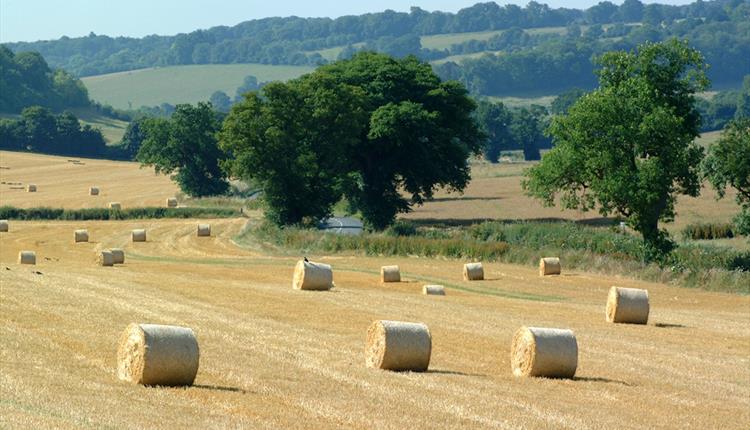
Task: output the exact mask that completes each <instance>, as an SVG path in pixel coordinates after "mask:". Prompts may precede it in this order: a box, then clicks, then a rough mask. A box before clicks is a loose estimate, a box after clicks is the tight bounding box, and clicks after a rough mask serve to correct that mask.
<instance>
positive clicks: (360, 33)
mask: <svg viewBox="0 0 750 430" xmlns="http://www.w3.org/2000/svg"><path fill="white" fill-rule="evenodd" d="M749 8H750V6H748V1H747V0H744V1H742V0H718V1H713V2H703V1H696V2H695V3H693V4H690V5H685V6H669V5H659V4H649V5H644V4H642V3H641V2H640V1H639V0H626V1H625V2H623V4H622V5H621V6H617V5H615V4H613V3H611V2H609V1H604V2H600V3H599V4H597V5H595V6H593V7H591V8H589V9H586V10H578V9H568V8H558V9H552V8H550V7H549V6H547V5H545V4H541V3H538V2H535V1H531V2H529V4H528V5H527V6H526V7H524V8H521V7H519V6H516V5H512V4H509V5H505V6H499V5H497V4H496V3H493V2H489V3H478V4H476V5H474V6H471V7H468V8H465V9H462V10H460V11H458V12H457V13H455V14H454V13H446V12H439V11H435V12H427V11H425V10H423V9H420V8H418V7H413V8H412V9H411V11H410V12H409V13H401V12H394V11H392V10H387V11H385V12H381V13H371V14H365V15H360V16H343V17H340V18H337V19H330V18H299V17H287V18H266V19H260V20H252V21H246V22H243V23H240V24H238V25H235V26H233V27H226V26H220V27H213V28H211V29H208V30H197V31H193V32H191V33H188V34H178V35H175V36H155V35H154V36H147V37H144V38H140V39H136V38H128V37H117V38H111V37H108V36H103V35H96V34H94V33H90V34H89V36H87V37H78V38H69V37H62V38H60V39H58V40H53V41H39V42H30V43H28V42H19V43H12V44H8V46H9V47H10V48H11V49H13V50H14V51H38V52H40V53H42V55H44V56H45V57H46V58H47V59H48V61H49V62H50V64H52V65H54V66H55V67H62V68H65V69H66V70H68V71H70V72H71V73H74V74H76V75H78V76H87V75H96V74H102V73H109V72H116V71H123V70H132V69H138V68H144V67H155V66H168V65H182V64H227V63H266V64H313V65H316V64H321V63H324V62H326V60H325V59H324V58H323V57H322V56H321V55H320V54H319V53H316V52H313V51H316V50H320V49H326V48H330V47H337V46H348V45H352V46H351V47H350V48H349V49H348V50H347V51H352V50H354V49H355V48H354V47H353V45H354V44H358V45H357V46H359V47H361V46H365V47H366V48H367V49H376V50H378V51H381V52H385V53H388V54H391V55H395V56H402V55H405V54H417V55H419V56H421V58H422V59H435V58H441V57H445V56H448V55H450V54H451V50H428V49H424V48H422V47H421V44H420V43H419V36H422V35H431V34H442V33H462V32H476V31H491V30H505V29H511V28H515V27H517V28H521V29H524V28H526V29H529V28H539V27H561V26H571V25H599V24H605V23H617V22H620V23H623V22H631V23H632V22H643V23H645V24H648V25H650V27H653V28H656V29H658V28H659V27H660V26H662V25H667V26H671V25H672V23H678V22H680V21H681V20H686V19H697V20H701V21H705V22H722V23H723V22H728V21H730V20H731V21H732V22H734V21H741V20H743V19H744V20H745V21H747V16H748V9H749ZM718 30H721V33H729V32H731V31H736V30H737V29H718ZM741 31H742V32H743V33H746V31H745V30H742V29H741ZM613 34H614V33H611V34H610V35H613ZM540 39H545V38H540ZM719 41H720V42H719ZM734 42H735V41H734V40H731V39H730V40H725V39H724V38H723V36H722V37H716V42H715V43H714V44H715V45H717V46H721V47H722V48H723V49H729V50H730V51H731V50H732V47H733V46H734ZM698 47H699V48H700V49H701V50H704V51H705V47H703V46H698ZM462 52H464V51H462ZM475 52H476V51H475ZM454 53H455V51H454ZM346 54H347V55H350V54H351V52H347V53H346ZM567 55H569V54H567ZM727 56H730V54H729V53H728V54H727ZM735 58H741V57H735ZM566 64H567V63H566ZM588 67H590V66H588ZM524 72H525V70H524V69H520V70H518V74H523V73H524Z"/></svg>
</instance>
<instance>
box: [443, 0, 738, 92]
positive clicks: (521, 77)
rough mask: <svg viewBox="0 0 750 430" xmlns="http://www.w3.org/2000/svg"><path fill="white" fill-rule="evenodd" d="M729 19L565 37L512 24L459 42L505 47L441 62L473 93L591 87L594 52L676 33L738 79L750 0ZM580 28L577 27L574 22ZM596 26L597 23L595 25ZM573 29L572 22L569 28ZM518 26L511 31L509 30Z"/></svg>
mask: <svg viewBox="0 0 750 430" xmlns="http://www.w3.org/2000/svg"><path fill="white" fill-rule="evenodd" d="M727 9H728V10H729V11H730V12H732V13H731V15H727V14H725V15H724V16H725V18H726V20H725V21H711V20H703V19H698V18H690V19H686V20H682V21H674V22H669V23H668V22H663V23H660V24H658V25H655V26H654V25H650V24H644V25H640V26H622V27H621V28H623V29H628V30H627V32H626V34H625V35H624V36H623V35H622V34H621V33H622V32H617V33H616V34H618V36H616V37H610V36H612V35H610V34H609V33H610V30H614V29H615V27H613V28H610V29H608V30H607V31H606V32H604V31H603V30H602V31H601V32H600V33H598V34H595V35H592V34H591V31H590V30H592V29H589V31H587V32H585V33H583V34H581V32H580V30H578V33H577V34H576V33H575V32H573V33H572V34H568V35H567V36H565V37H551V36H549V35H546V36H533V37H532V36H523V34H524V32H523V31H521V30H520V29H513V30H508V31H506V32H504V33H502V34H500V35H498V36H495V37H493V38H492V39H490V40H488V41H486V42H480V41H470V42H464V43H463V44H461V45H457V46H454V47H453V48H451V51H453V52H456V53H471V52H482V51H486V50H490V51H494V50H503V52H502V53H499V54H497V55H494V54H489V53H488V54H485V55H484V56H482V57H479V58H467V59H464V60H462V61H460V62H459V63H457V62H452V61H449V62H446V63H443V64H440V65H437V66H435V69H436V71H437V73H438V74H439V75H440V76H441V77H442V78H444V79H457V80H459V81H461V82H463V83H464V85H466V86H467V88H469V90H470V91H471V92H472V93H473V94H483V95H498V96H500V95H517V94H522V93H525V92H528V91H536V92H539V91H544V92H547V93H559V92H562V91H565V90H567V89H570V88H572V87H581V88H586V89H591V88H593V87H594V86H595V85H596V79H595V77H594V76H595V75H594V73H593V72H594V69H595V64H594V63H592V62H591V58H593V57H596V56H599V55H601V54H603V53H605V52H609V51H613V50H620V51H626V50H630V49H633V48H634V47H636V46H638V45H639V44H642V43H644V42H659V41H665V40H669V39H672V38H680V39H687V40H689V41H690V43H691V45H692V46H693V47H694V48H696V49H698V50H699V51H701V52H702V53H703V54H704V56H705V57H706V60H707V61H708V62H709V63H710V64H711V65H712V67H711V69H710V70H709V71H708V76H709V78H710V79H711V80H712V82H714V83H715V84H734V85H736V84H737V83H738V82H741V81H742V78H743V76H745V75H747V74H750V62H748V61H741V60H739V59H744V58H750V2H741V3H739V4H737V5H736V6H735V7H733V8H732V7H729V6H727ZM574 28H575V27H574ZM594 28H596V27H594ZM569 31H570V28H569ZM508 32H512V34H509V35H508V36H507V37H504V35H505V33H508Z"/></svg>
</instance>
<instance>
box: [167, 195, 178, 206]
mask: <svg viewBox="0 0 750 430" xmlns="http://www.w3.org/2000/svg"><path fill="white" fill-rule="evenodd" d="M167 207H168V208H176V207H177V199H176V198H174V197H170V198H168V199H167Z"/></svg>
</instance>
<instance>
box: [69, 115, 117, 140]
mask: <svg viewBox="0 0 750 430" xmlns="http://www.w3.org/2000/svg"><path fill="white" fill-rule="evenodd" d="M72 112H73V114H74V115H75V116H77V117H78V119H79V120H80V121H81V122H82V123H83V124H88V125H90V126H92V127H94V128H98V129H100V130H101V131H102V135H103V136H104V140H106V141H107V145H114V144H117V143H120V140H121V139H122V135H123V134H125V129H126V128H127V127H128V123H127V121H120V120H118V119H112V118H108V117H106V116H102V115H100V114H99V113H98V112H95V111H93V110H91V109H72Z"/></svg>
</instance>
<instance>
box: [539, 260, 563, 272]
mask: <svg viewBox="0 0 750 430" xmlns="http://www.w3.org/2000/svg"><path fill="white" fill-rule="evenodd" d="M559 274H560V259H559V258H557V257H544V258H540V259H539V276H547V275H559Z"/></svg>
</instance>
